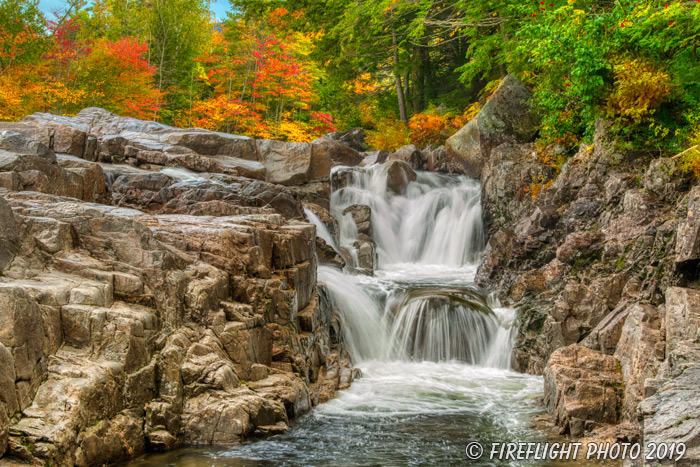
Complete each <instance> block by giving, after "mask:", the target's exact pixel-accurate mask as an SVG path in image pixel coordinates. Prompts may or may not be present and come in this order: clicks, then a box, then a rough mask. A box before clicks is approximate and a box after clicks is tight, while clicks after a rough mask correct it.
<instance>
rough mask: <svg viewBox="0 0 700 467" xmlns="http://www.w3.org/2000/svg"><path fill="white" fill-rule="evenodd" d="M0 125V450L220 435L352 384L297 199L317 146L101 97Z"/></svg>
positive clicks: (311, 195) (98, 460)
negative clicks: (128, 110) (150, 112)
mask: <svg viewBox="0 0 700 467" xmlns="http://www.w3.org/2000/svg"><path fill="white" fill-rule="evenodd" d="M0 130H2V131H0V322H2V329H0V456H3V455H4V456H5V457H4V460H12V459H14V460H21V461H26V462H35V463H42V464H46V465H65V466H70V465H98V464H99V465H101V464H105V463H112V462H117V461H119V460H124V459H127V458H130V457H133V456H135V455H138V454H139V453H141V452H143V451H144V450H146V449H155V450H165V449H171V448H173V447H175V446H177V445H179V444H183V443H195V444H197V443H203V444H209V443H230V442H238V441H240V440H242V439H245V438H248V437H252V436H264V435H268V434H272V433H277V432H280V431H283V430H285V429H286V427H287V426H288V425H289V423H290V421H291V420H292V419H293V418H294V417H297V416H299V415H301V414H303V413H304V412H306V411H308V410H309V409H310V408H311V407H313V406H314V405H316V404H318V403H321V402H323V401H325V400H327V399H329V398H331V397H333V395H334V393H335V391H336V390H337V389H338V388H343V387H347V386H348V385H349V384H350V381H351V380H352V378H353V370H352V368H351V366H350V362H349V358H348V356H347V353H346V352H345V351H344V349H343V346H342V330H341V329H340V324H339V321H338V319H337V316H336V315H335V314H334V311H333V309H332V308H331V306H330V304H329V302H328V300H327V298H326V295H325V292H324V289H323V287H322V285H320V284H317V283H316V261H317V260H316V254H315V251H316V250H315V227H314V226H313V225H311V224H308V223H307V222H306V221H305V220H304V218H303V209H302V201H303V200H313V201H317V202H320V203H324V202H325V203H328V197H327V193H328V192H329V168H330V165H331V152H330V150H329V149H327V148H325V146H323V145H312V144H287V143H280V142H271V141H259V142H256V141H254V140H251V139H248V138H242V137H236V136H231V135H225V134H218V133H212V132H207V131H203V130H180V129H175V128H171V127H167V126H165V125H160V124H157V123H153V122H143V121H139V120H134V119H130V118H123V117H118V116H115V115H112V114H110V113H108V112H105V111H103V110H100V109H86V110H85V111H83V112H81V113H80V114H78V116H76V117H74V118H66V117H55V116H50V115H46V114H38V115H34V116H30V117H27V118H26V119H25V120H24V121H22V122H20V123H14V124H0ZM266 180H267V181H266ZM271 182H275V183H271ZM282 184H284V185H286V186H282Z"/></svg>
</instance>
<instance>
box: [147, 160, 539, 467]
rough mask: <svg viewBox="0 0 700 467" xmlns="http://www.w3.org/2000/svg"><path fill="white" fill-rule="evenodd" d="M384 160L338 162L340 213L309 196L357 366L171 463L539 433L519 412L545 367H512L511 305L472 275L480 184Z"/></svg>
mask: <svg viewBox="0 0 700 467" xmlns="http://www.w3.org/2000/svg"><path fill="white" fill-rule="evenodd" d="M390 170H391V163H388V164H384V165H374V166H371V167H368V168H352V169H350V168H344V167H341V168H336V169H335V173H334V174H333V180H334V191H333V194H332V201H331V209H330V212H331V214H333V217H334V218H335V220H336V221H337V225H332V223H331V222H329V221H328V220H326V222H324V221H322V220H321V216H319V215H317V214H315V213H314V212H312V211H311V210H310V209H306V215H307V217H308V219H309V221H310V222H312V223H314V224H316V227H317V230H316V231H317V236H318V237H320V238H321V239H322V240H323V242H325V243H326V244H327V245H328V246H329V247H331V248H333V250H335V252H336V253H337V255H338V256H340V257H342V258H343V259H344V261H345V267H344V269H340V268H339V267H336V266H332V265H328V264H326V265H321V266H319V269H318V276H319V282H320V283H322V284H324V285H325V289H326V292H327V295H328V298H329V300H330V302H331V303H332V305H333V308H334V310H335V312H334V313H336V315H337V318H338V319H339V320H340V321H341V328H342V329H343V339H344V343H345V346H346V348H347V349H348V351H349V353H350V355H351V356H352V358H353V362H354V364H355V365H356V366H357V367H358V368H359V369H360V371H361V372H362V377H361V378H359V379H358V380H356V381H355V382H354V383H353V384H352V385H351V387H350V388H349V389H348V390H345V391H342V392H341V393H339V396H338V397H337V398H336V399H333V400H331V401H329V402H327V403H325V404H322V405H320V406H319V407H318V408H316V409H315V410H314V411H313V412H311V413H310V414H308V415H306V416H305V417H303V418H302V419H301V420H299V421H298V422H297V423H296V424H295V425H293V426H292V428H291V429H290V430H289V431H288V432H286V433H284V434H282V435H278V436H274V437H272V438H270V439H267V440H264V441H253V442H247V443H244V444H243V445H241V446H238V447H234V448H210V449H208V450H205V452H204V459H205V460H204V461H202V451H201V450H197V451H196V452H193V453H188V452H184V453H183V452H181V453H179V454H178V458H177V461H176V463H177V464H182V465H184V464H185V463H187V465H190V464H196V465H199V463H200V462H201V465H212V462H211V461H212V459H214V460H215V462H214V465H246V466H248V465H273V464H274V465H294V466H297V465H298V466H301V465H348V466H355V465H368V464H372V465H463V464H464V462H465V460H466V459H465V457H464V449H465V446H466V444H467V443H468V442H469V441H473V440H479V441H480V442H483V443H488V442H489V441H504V440H513V439H528V440H538V439H542V434H541V433H539V432H537V431H536V430H535V429H534V428H532V426H531V421H530V420H531V418H532V416H533V415H535V414H537V413H539V412H540V410H539V409H538V408H537V406H536V405H535V403H534V400H535V399H536V398H537V396H539V395H540V394H541V386H542V380H541V378H538V377H534V376H530V375H524V374H518V373H515V372H512V371H510V364H511V363H510V361H511V351H512V346H513V338H514V320H515V311H514V310H512V309H506V308H501V307H500V306H499V303H498V301H497V299H495V298H494V297H493V296H490V295H489V294H488V293H487V291H484V290H481V289H480V288H479V287H477V286H476V285H474V282H473V279H474V275H475V272H476V268H477V266H478V262H479V259H480V254H481V251H482V249H483V247H484V233H483V229H482V224H481V206H480V194H479V193H480V186H479V184H478V183H477V182H475V181H473V180H471V179H468V178H466V177H457V176H445V175H436V174H429V173H420V172H419V173H417V174H416V178H415V180H411V179H410V178H409V177H406V178H404V179H403V180H402V179H399V183H398V184H399V185H401V184H402V183H403V185H404V186H403V187H398V188H397V187H396V186H394V185H396V184H397V182H396V181H395V180H392V176H391V173H390ZM339 181H341V183H340V185H341V186H338V182H339ZM401 182H402V183H401ZM367 211H370V212H371V214H370V215H369V216H366V215H358V214H357V213H358V212H360V213H364V214H367ZM365 217H369V219H365ZM358 221H359V222H358ZM368 221H369V222H368ZM367 224H369V225H367ZM368 244H369V245H370V246H371V248H369V251H370V255H369V261H367V251H366V250H368V248H367V245H368ZM320 262H321V263H323V261H320ZM164 456H165V459H163V458H161V457H158V456H155V457H150V458H148V459H147V461H145V462H153V464H152V465H157V463H158V462H165V461H169V460H171V459H172V456H173V455H172V454H165V455H164ZM271 463H272V464H271ZM139 465H144V464H143V463H140V464H139ZM499 465H508V464H507V463H505V464H499ZM513 465H519V464H513Z"/></svg>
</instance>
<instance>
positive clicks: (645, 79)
mask: <svg viewBox="0 0 700 467" xmlns="http://www.w3.org/2000/svg"><path fill="white" fill-rule="evenodd" d="M613 69H614V73H615V85H614V88H613V91H612V93H611V94H610V97H609V98H608V109H607V110H608V116H610V117H618V118H624V119H629V120H632V121H634V122H635V123H640V122H641V121H643V120H644V119H645V118H647V117H648V116H650V115H652V114H653V113H654V112H655V111H656V109H657V108H658V107H659V105H660V104H661V102H662V101H663V100H664V98H665V97H666V96H668V95H669V94H670V93H671V82H670V79H669V76H668V75H667V74H666V73H664V72H662V71H660V70H658V69H656V68H655V67H654V66H653V65H652V64H650V63H649V62H647V61H644V60H640V59H637V60H631V61H626V62H624V63H618V64H616V65H614V67H613Z"/></svg>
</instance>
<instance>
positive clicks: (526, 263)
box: [458, 83, 700, 465]
mask: <svg viewBox="0 0 700 467" xmlns="http://www.w3.org/2000/svg"><path fill="white" fill-rule="evenodd" d="M511 85H512V86H517V85H518V84H517V83H515V84H513V83H511ZM500 112H501V113H504V112H505V113H507V108H501V110H500ZM495 113H496V114H497V113H498V112H495ZM512 117H513V118H515V116H512ZM525 123H529V120H527V121H526V122H525ZM458 135H459V134H458ZM621 143H622V142H621V141H617V140H615V139H614V138H612V137H611V136H610V134H609V132H608V128H607V126H606V123H605V122H604V121H599V122H598V123H597V124H596V128H595V138H594V141H593V143H592V144H582V145H581V146H580V148H579V149H578V152H577V153H576V154H574V155H573V156H572V157H570V158H568V160H567V161H566V163H564V164H563V166H562V167H561V168H560V170H556V169H555V167H553V166H552V165H551V164H549V163H545V162H544V161H547V160H551V157H548V154H547V152H548V151H549V152H551V153H553V152H554V151H557V150H559V148H556V147H551V148H540V147H538V146H536V145H534V144H533V143H527V142H525V143H523V142H517V141H516V140H515V138H512V139H511V140H510V141H506V142H505V143H503V144H501V145H499V146H496V147H492V148H489V147H487V148H486V149H488V151H487V152H486V153H485V152H483V151H482V152H480V151H475V150H470V152H464V153H463V154H462V156H463V157H467V158H469V157H472V156H471V155H472V154H478V155H479V158H481V159H479V160H480V161H481V160H482V159H483V161H482V162H483V167H482V169H481V173H480V176H481V180H482V203H483V208H484V219H485V225H486V229H487V231H488V233H489V236H490V239H489V242H488V246H487V248H486V250H485V252H484V255H483V259H482V263H481V265H480V267H479V270H478V273H477V282H478V283H479V284H480V285H482V286H484V287H487V288H490V289H495V290H496V291H497V292H498V294H499V295H500V297H501V300H502V301H503V302H504V304H507V305H508V306H512V307H515V308H517V309H518V310H519V313H518V316H519V317H518V324H519V333H518V337H517V344H516V348H515V351H514V355H513V363H514V366H515V368H517V369H518V370H520V371H524V372H529V373H534V374H543V375H544V379H545V393H544V403H545V405H546V407H547V409H548V412H549V413H550V415H551V416H552V419H553V422H554V423H556V424H557V425H558V426H559V427H561V433H562V434H571V435H573V436H575V437H592V438H597V439H601V438H604V439H621V440H628V441H629V440H641V439H643V440H644V441H645V442H650V441H657V442H658V441H665V442H674V441H676V442H678V441H683V442H685V443H687V445H688V447H689V452H688V454H687V455H686V457H685V462H687V464H684V465H696V462H698V460H699V459H700V448H698V445H700V423H699V422H698V420H699V419H700V409H699V408H698V404H697V403H696V402H695V401H697V400H698V399H699V398H700V379H699V378H698V376H697V375H698V374H699V373H698V372H699V371H700V358H699V357H700V354H699V353H698V352H699V351H700V340H698V335H699V334H698V331H699V330H700V283H699V282H698V279H700V275H699V273H700V269H699V265H700V220H699V219H698V213H699V212H700V184H698V182H697V180H695V179H693V178H691V177H690V176H689V175H687V174H686V173H685V172H683V171H682V170H681V169H680V168H679V162H678V161H676V160H674V159H670V158H658V157H657V156H655V155H650V154H645V153H635V152H630V151H628V150H625V149H624V145H623V144H621ZM470 144H472V145H476V146H478V145H479V144H480V143H479V141H478V140H472V141H471V143H470ZM484 154H487V157H484ZM473 165H474V164H472V166H473Z"/></svg>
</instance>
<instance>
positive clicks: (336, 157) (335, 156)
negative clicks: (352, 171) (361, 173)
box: [314, 138, 363, 167]
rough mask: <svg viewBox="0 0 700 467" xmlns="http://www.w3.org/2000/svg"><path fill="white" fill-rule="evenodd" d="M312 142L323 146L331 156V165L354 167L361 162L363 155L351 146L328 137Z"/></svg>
mask: <svg viewBox="0 0 700 467" xmlns="http://www.w3.org/2000/svg"><path fill="white" fill-rule="evenodd" d="M314 144H318V145H320V146H323V147H325V148H326V149H327V150H328V153H329V155H330V158H331V165H332V166H333V167H335V166H336V165H344V166H348V167H354V166H356V165H359V164H360V162H362V160H363V157H362V155H360V153H359V152H357V151H356V150H355V149H353V148H352V147H350V146H348V145H346V144H343V143H341V142H338V141H336V140H333V139H329V138H321V139H318V140H316V141H314Z"/></svg>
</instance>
